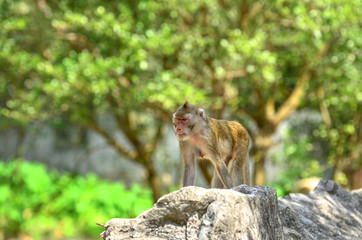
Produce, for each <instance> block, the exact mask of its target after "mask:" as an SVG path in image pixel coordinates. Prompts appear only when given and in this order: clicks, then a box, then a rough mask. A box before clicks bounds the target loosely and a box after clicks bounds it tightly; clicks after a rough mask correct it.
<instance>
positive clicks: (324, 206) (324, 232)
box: [278, 180, 362, 239]
mask: <svg viewBox="0 0 362 240" xmlns="http://www.w3.org/2000/svg"><path fill="white" fill-rule="evenodd" d="M278 204H279V210H280V218H281V220H282V223H283V230H284V237H285V239H362V189H359V190H356V191H352V192H347V191H345V190H344V189H343V188H341V187H340V186H338V185H337V184H336V183H335V182H333V181H331V180H321V181H320V182H319V184H318V186H317V187H316V188H315V189H314V190H313V191H312V192H311V193H309V194H307V195H304V194H300V193H297V194H290V195H288V196H285V197H282V198H279V201H278Z"/></svg>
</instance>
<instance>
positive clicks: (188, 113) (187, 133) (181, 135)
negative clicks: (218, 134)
mask: <svg viewBox="0 0 362 240" xmlns="http://www.w3.org/2000/svg"><path fill="white" fill-rule="evenodd" d="M204 117H205V116H204V110H203V109H201V108H198V107H195V106H194V105H192V104H190V103H188V102H185V103H184V104H183V105H182V106H181V107H179V108H178V109H177V111H176V112H175V113H174V114H173V116H172V122H173V128H174V130H175V133H176V135H177V139H178V140H179V141H186V140H188V139H189V138H190V137H192V136H193V135H194V134H196V133H197V132H199V131H200V130H201V126H202V125H203V123H204V120H203V119H204Z"/></svg>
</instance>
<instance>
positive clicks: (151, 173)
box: [145, 161, 162, 202]
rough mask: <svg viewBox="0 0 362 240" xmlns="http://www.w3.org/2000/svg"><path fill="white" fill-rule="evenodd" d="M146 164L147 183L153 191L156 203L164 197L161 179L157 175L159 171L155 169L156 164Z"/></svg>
mask: <svg viewBox="0 0 362 240" xmlns="http://www.w3.org/2000/svg"><path fill="white" fill-rule="evenodd" d="M152 162H153V161H151V163H148V164H146V166H145V167H146V171H147V182H148V184H149V185H150V187H151V190H152V198H153V201H154V202H157V200H158V199H159V198H160V197H161V196H162V187H161V181H160V177H159V176H158V174H157V171H156V169H155V167H154V164H153V163H152Z"/></svg>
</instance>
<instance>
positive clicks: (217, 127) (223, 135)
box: [209, 118, 249, 151]
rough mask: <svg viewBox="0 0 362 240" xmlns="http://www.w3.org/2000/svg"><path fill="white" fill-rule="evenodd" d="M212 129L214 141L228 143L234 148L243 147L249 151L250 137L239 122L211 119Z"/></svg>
mask: <svg viewBox="0 0 362 240" xmlns="http://www.w3.org/2000/svg"><path fill="white" fill-rule="evenodd" d="M209 123H210V128H211V129H212V131H211V132H212V133H213V134H214V136H212V139H213V140H214V141H215V143H216V142H219V143H220V141H227V142H228V143H230V144H231V147H232V148H236V147H241V148H242V149H243V150H245V151H247V149H248V145H249V135H248V132H247V131H246V129H245V128H244V127H243V125H241V124H240V123H239V122H236V121H227V120H218V119H214V118H209Z"/></svg>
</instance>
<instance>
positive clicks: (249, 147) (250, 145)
mask: <svg viewBox="0 0 362 240" xmlns="http://www.w3.org/2000/svg"><path fill="white" fill-rule="evenodd" d="M245 130H246V129H245ZM246 133H247V134H248V138H249V144H248V155H249V152H250V150H251V148H252V147H253V140H252V139H251V137H250V134H249V132H248V130H246Z"/></svg>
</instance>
